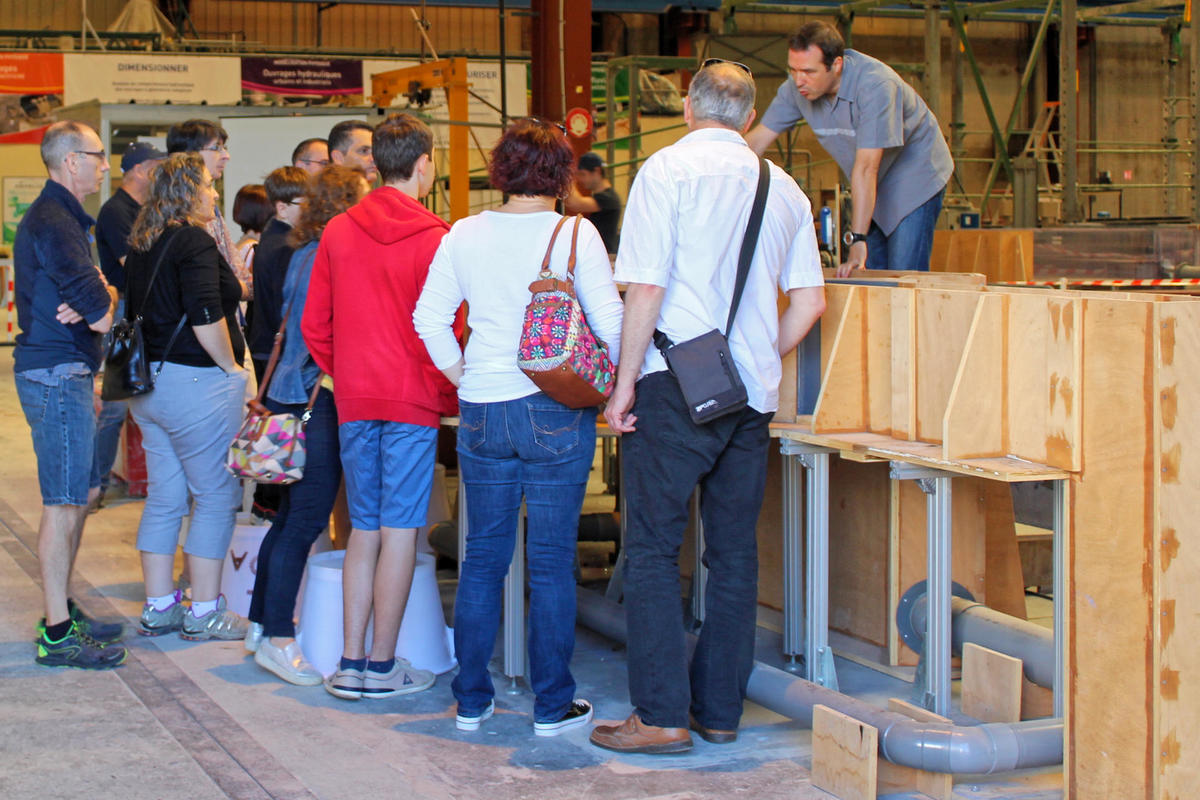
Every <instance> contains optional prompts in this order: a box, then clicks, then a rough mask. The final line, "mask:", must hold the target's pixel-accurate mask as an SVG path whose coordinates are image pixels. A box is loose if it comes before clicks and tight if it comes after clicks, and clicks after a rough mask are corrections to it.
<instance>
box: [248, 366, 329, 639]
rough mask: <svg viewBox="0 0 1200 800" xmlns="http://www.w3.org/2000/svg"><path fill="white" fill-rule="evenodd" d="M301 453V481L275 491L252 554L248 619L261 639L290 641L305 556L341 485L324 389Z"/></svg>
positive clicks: (277, 406) (284, 408) (276, 408)
mask: <svg viewBox="0 0 1200 800" xmlns="http://www.w3.org/2000/svg"><path fill="white" fill-rule="evenodd" d="M267 408H269V409H270V410H271V411H272V412H274V413H277V414H278V413H282V412H291V413H293V414H297V415H299V414H303V413H304V404H297V405H287V404H284V403H276V402H275V401H274V400H269V399H268V400H267ZM304 448H305V453H304V477H303V478H302V479H300V480H298V481H296V482H295V483H292V484H287V485H284V486H281V487H280V489H282V492H281V493H280V500H279V512H278V513H277V514H276V515H275V520H274V522H272V523H271V529H270V530H269V531H267V535H266V536H264V537H263V541H262V546H261V547H260V548H259V551H258V566H257V572H256V573H255V575H254V593H253V594H252V595H251V596H250V614H249V617H250V621H251V622H258V623H261V624H262V626H263V633H264V634H265V635H267V636H295V635H296V627H295V623H294V622H293V621H292V612H293V610H294V609H295V607H296V592H297V591H299V589H300V578H301V577H302V576H303V575H304V566H305V564H306V563H307V562H308V551H309V550H311V549H312V545H313V542H315V541H316V540H317V537H318V536H320V535H321V531H323V530H325V526H326V525H328V524H329V515H330V514H331V513H332V512H333V503H334V501H335V500H337V493H338V485H339V484H340V483H341V480H342V462H341V460H340V459H339V457H338V423H337V409H336V408H335V407H334V404H333V393H332V392H330V391H329V390H328V389H322V390H321V391H320V392H318V393H317V402H315V403H314V404H313V410H312V416H311V417H309V419H308V424H307V425H305V426H304Z"/></svg>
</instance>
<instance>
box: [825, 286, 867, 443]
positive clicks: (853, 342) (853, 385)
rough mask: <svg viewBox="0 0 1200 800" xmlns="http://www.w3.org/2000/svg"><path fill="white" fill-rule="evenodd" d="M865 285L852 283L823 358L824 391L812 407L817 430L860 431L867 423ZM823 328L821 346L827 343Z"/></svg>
mask: <svg viewBox="0 0 1200 800" xmlns="http://www.w3.org/2000/svg"><path fill="white" fill-rule="evenodd" d="M865 296H866V292H865V289H864V287H861V286H852V287H850V295H849V297H848V298H847V300H846V304H845V308H844V309H843V311H842V313H841V319H840V320H839V321H838V326H837V331H836V333H835V334H834V337H833V344H832V345H831V346H830V349H829V356H828V358H827V359H825V360H824V364H825V369H824V374H823V375H822V378H821V393H820V394H819V395H818V397H817V405H816V408H815V409H814V410H813V421H812V429H813V432H814V433H835V432H838V431H860V430H863V428H864V427H865V426H866V424H867V409H866V397H867V381H866V368H867V358H866V328H867V311H866V307H865V306H866V303H865V302H864V297H865ZM824 333H825V332H824V329H822V331H821V348H822V350H823V349H824V347H825V335H824Z"/></svg>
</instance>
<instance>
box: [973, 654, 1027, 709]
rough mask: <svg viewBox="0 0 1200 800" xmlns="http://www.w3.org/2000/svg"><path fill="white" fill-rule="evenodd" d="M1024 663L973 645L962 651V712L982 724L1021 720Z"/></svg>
mask: <svg viewBox="0 0 1200 800" xmlns="http://www.w3.org/2000/svg"><path fill="white" fill-rule="evenodd" d="M1022 670H1023V666H1022V663H1021V659H1019V658H1013V657H1012V656H1009V655H1005V654H1004V653H998V652H996V651H995V650H990V649H988V648H986V647H981V646H979V645H977V644H974V643H972V642H967V643H966V644H964V645H963V649H962V711H963V713H964V714H966V715H967V716H969V717H974V718H975V719H977V720H979V721H980V722H1019V721H1020V719H1021V679H1022Z"/></svg>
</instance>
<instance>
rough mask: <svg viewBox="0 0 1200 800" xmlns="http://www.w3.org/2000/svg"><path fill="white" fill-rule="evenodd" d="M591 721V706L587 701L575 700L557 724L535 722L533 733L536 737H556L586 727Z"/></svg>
mask: <svg viewBox="0 0 1200 800" xmlns="http://www.w3.org/2000/svg"><path fill="white" fill-rule="evenodd" d="M591 721H592V704H591V703H589V702H588V701H587V700H576V701H575V702H574V703H571V707H570V708H568V709H567V713H566V714H563V716H562V719H560V720H559V721H558V722H535V723H533V732H534V733H535V734H537V735H538V736H558V735H559V734H560V733H564V732H566V731H568V730H570V729H571V728H576V727H579V726H580V725H586V724H588V723H589V722H591Z"/></svg>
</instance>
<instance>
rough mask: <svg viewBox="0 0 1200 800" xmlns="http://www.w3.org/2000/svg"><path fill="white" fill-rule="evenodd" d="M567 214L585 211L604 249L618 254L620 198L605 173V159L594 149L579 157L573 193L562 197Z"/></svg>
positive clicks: (583, 212)
mask: <svg viewBox="0 0 1200 800" xmlns="http://www.w3.org/2000/svg"><path fill="white" fill-rule="evenodd" d="M563 209H564V210H565V211H566V213H568V214H583V215H584V216H586V217H587V218H588V221H589V222H591V223H592V224H593V225H595V226H596V230H598V231H599V232H600V238H601V239H603V240H604V249H605V250H607V251H608V253H609V254H610V255H616V253H617V246H618V245H619V244H620V242H621V236H620V234H619V233H618V232H617V229H618V226H619V225H620V222H621V198H620V197H619V196H618V195H617V190H616V189H614V188H613V185H612V183H610V182H609V180H608V177H607V176H606V175H605V174H604V162H603V161H601V160H600V156H598V155H596V154H595V153H584V154H583V155H581V156H580V157H579V166H578V167H577V169H576V170H575V182H574V184H572V186H571V193H570V194H569V195H567V198H566V199H565V200H564V201H563Z"/></svg>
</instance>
